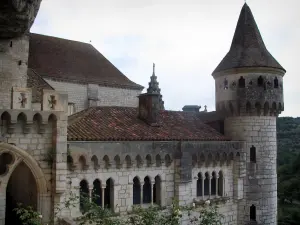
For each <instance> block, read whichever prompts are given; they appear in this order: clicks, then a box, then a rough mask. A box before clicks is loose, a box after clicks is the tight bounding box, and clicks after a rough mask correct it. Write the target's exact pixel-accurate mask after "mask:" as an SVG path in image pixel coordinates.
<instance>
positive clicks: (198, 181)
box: [197, 173, 203, 196]
mask: <svg viewBox="0 0 300 225" xmlns="http://www.w3.org/2000/svg"><path fill="white" fill-rule="evenodd" d="M202 181H203V177H202V174H201V173H198V180H197V196H202V190H203V187H202Z"/></svg>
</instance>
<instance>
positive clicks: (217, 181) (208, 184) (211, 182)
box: [197, 171, 224, 197]
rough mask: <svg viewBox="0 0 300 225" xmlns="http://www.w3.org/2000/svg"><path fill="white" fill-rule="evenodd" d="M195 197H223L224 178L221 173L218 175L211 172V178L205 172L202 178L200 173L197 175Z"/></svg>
mask: <svg viewBox="0 0 300 225" xmlns="http://www.w3.org/2000/svg"><path fill="white" fill-rule="evenodd" d="M197 196H198V197H204V196H224V177H223V173H222V171H220V172H219V173H218V174H217V173H216V172H213V173H212V176H210V174H209V173H208V172H206V173H205V175H204V177H203V175H202V173H199V174H198V180H197Z"/></svg>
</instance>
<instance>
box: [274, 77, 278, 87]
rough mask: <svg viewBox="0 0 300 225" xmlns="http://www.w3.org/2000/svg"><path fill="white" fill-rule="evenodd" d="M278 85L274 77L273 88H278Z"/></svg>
mask: <svg viewBox="0 0 300 225" xmlns="http://www.w3.org/2000/svg"><path fill="white" fill-rule="evenodd" d="M278 86H279V84H278V79H277V77H275V79H274V88H278Z"/></svg>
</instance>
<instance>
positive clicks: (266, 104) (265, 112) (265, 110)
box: [264, 102, 269, 116]
mask: <svg viewBox="0 0 300 225" xmlns="http://www.w3.org/2000/svg"><path fill="white" fill-rule="evenodd" d="M268 115H269V103H268V102H266V103H265V104H264V116H268Z"/></svg>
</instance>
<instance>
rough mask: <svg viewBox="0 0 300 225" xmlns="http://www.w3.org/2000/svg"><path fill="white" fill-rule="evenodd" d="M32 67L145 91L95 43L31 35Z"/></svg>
mask: <svg viewBox="0 0 300 225" xmlns="http://www.w3.org/2000/svg"><path fill="white" fill-rule="evenodd" d="M29 36H30V42H29V59H28V67H29V68H31V69H34V70H35V71H36V72H37V73H38V74H40V75H41V76H42V77H43V78H49V79H54V80H58V81H66V82H76V83H84V84H87V83H91V84H99V85H101V86H110V87H119V88H128V89H138V90H142V89H143V87H142V86H141V85H139V84H136V83H134V82H132V81H131V80H129V79H128V78H127V77H126V76H125V75H124V74H123V73H122V72H120V71H119V70H118V69H117V68H116V67H115V66H114V65H113V64H112V63H111V62H109V61H108V60H107V59H106V58H105V57H104V56H103V55H102V54H101V53H100V52H98V51H97V49H95V48H94V47H93V46H92V45H90V44H87V43H82V42H77V41H71V40H66V39H61V38H56V37H51V36H45V35H40V34H32V33H31V34H30V35H29Z"/></svg>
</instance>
